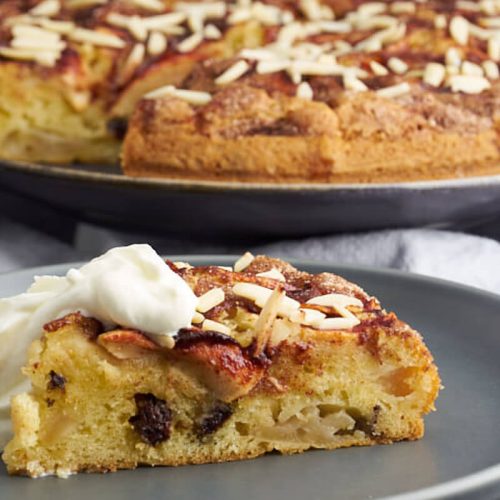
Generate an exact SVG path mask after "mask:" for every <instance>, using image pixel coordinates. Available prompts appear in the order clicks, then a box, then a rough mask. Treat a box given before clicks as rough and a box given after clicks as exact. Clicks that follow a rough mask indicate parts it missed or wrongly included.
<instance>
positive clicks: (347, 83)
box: [342, 74, 368, 92]
mask: <svg viewBox="0 0 500 500" xmlns="http://www.w3.org/2000/svg"><path fill="white" fill-rule="evenodd" d="M342 82H343V85H344V88H345V89H347V90H352V91H353V92H365V91H367V90H368V87H367V86H366V85H365V84H364V83H363V82H362V81H361V80H360V79H359V78H356V77H355V76H353V75H349V74H347V75H344V77H343V80H342Z"/></svg>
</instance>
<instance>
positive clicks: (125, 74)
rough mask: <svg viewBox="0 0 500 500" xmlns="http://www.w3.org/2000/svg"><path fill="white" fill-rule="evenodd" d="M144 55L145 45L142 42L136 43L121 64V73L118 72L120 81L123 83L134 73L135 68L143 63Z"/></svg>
mask: <svg viewBox="0 0 500 500" xmlns="http://www.w3.org/2000/svg"><path fill="white" fill-rule="evenodd" d="M145 55H146V47H145V46H144V44H142V43H136V44H135V45H134V46H133V47H132V50H131V51H130V54H129V55H128V57H127V60H126V61H125V64H124V65H123V68H122V71H121V74H120V82H121V83H122V84H123V83H125V82H127V81H128V80H130V78H132V76H133V75H134V73H135V71H136V70H137V68H138V67H139V66H140V65H141V64H142V63H143V61H144V56H145Z"/></svg>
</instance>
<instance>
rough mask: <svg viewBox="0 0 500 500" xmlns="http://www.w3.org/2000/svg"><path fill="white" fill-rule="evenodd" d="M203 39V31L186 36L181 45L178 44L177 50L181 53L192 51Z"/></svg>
mask: <svg viewBox="0 0 500 500" xmlns="http://www.w3.org/2000/svg"><path fill="white" fill-rule="evenodd" d="M202 41H203V34H202V33H193V34H192V35H190V36H188V37H187V38H184V40H182V42H181V43H179V45H177V50H178V51H179V52H181V53H185V52H191V51H192V50H194V49H196V47H198V45H200V43H201V42H202Z"/></svg>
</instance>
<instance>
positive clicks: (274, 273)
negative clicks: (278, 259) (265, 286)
mask: <svg viewBox="0 0 500 500" xmlns="http://www.w3.org/2000/svg"><path fill="white" fill-rule="evenodd" d="M256 276H259V278H271V279H273V280H278V281H286V279H285V277H284V276H283V274H281V272H280V271H279V270H278V269H276V268H275V267H273V268H272V269H270V270H269V271H265V272H263V273H257V274H256Z"/></svg>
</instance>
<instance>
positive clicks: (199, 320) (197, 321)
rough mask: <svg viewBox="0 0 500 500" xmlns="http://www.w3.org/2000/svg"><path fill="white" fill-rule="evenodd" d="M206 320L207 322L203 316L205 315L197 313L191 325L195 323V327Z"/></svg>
mask: <svg viewBox="0 0 500 500" xmlns="http://www.w3.org/2000/svg"><path fill="white" fill-rule="evenodd" d="M204 320H205V316H203V314H200V313H199V312H195V313H194V316H193V319H192V320H191V323H193V324H194V325H199V324H200V323H203V321H204Z"/></svg>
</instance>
